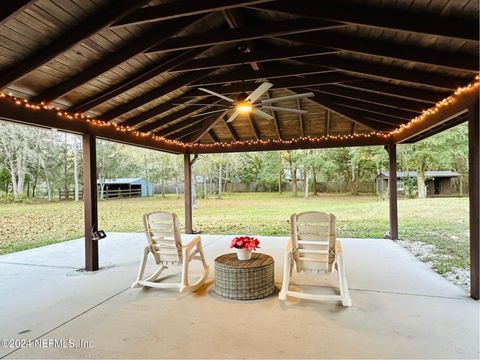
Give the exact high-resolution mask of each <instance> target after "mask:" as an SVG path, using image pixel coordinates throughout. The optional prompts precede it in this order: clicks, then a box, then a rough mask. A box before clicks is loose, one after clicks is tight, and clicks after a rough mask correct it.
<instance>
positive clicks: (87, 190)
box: [83, 134, 99, 271]
mask: <svg viewBox="0 0 480 360" xmlns="http://www.w3.org/2000/svg"><path fill="white" fill-rule="evenodd" d="M95 142H96V139H95V136H94V135H92V134H84V135H83V208H84V222H85V270H86V271H97V270H98V268H99V267H98V241H97V240H94V239H93V233H94V232H95V231H97V230H98V208H97V156H96V146H95Z"/></svg>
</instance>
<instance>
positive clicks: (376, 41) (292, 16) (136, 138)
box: [0, 0, 479, 153]
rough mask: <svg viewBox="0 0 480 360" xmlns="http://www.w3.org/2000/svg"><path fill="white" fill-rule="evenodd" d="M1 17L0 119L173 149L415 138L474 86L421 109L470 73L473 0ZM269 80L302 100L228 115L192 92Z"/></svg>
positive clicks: (458, 106)
mask: <svg viewBox="0 0 480 360" xmlns="http://www.w3.org/2000/svg"><path fill="white" fill-rule="evenodd" d="M0 14H1V15H0V88H1V90H2V91H3V94H4V95H3V97H4V98H5V99H3V101H0V118H3V119H7V120H13V121H19V122H24V123H28V124H34V125H39V126H45V127H55V128H59V129H62V130H66V131H73V132H78V133H86V132H91V133H93V134H94V135H95V136H98V137H101V138H105V139H110V140H114V141H121V142H125V143H129V144H134V145H140V146H144V147H149V148H156V149H162V150H166V151H171V152H176V153H199V152H222V151H249V150H276V149H288V148H309V147H330V146H354V145H384V144H388V143H400V142H406V141H417V140H420V139H422V138H424V137H426V136H430V135H431V134H434V133H436V132H438V131H441V130H443V129H445V128H448V127H451V126H454V125H456V124H458V123H461V122H463V121H465V120H466V115H465V114H466V109H467V108H468V105H469V104H470V103H472V101H474V100H475V98H477V97H478V86H474V87H473V88H472V89H467V90H468V91H466V95H465V94H464V95H465V96H463V97H462V98H460V99H455V101H453V103H454V104H453V105H452V106H450V107H444V108H442V109H439V111H430V112H429V113H428V114H427V115H429V116H424V117H422V114H424V115H425V113H424V112H425V111H426V110H428V109H432V108H433V109H435V107H436V106H437V107H438V105H439V102H441V101H442V100H443V99H446V98H448V97H449V96H451V95H452V94H454V93H455V92H456V91H458V89H459V88H462V87H465V86H468V85H469V84H472V83H475V84H476V85H478V71H479V61H478V56H479V42H478V37H479V36H478V25H479V23H478V22H479V19H478V14H479V4H478V1H476V0H464V1H448V0H446V1H432V2H427V1H423V0H412V1H396V0H385V1H379V0H367V1H354V0H348V1H321V2H320V1H316V2H313V1H306V0H296V1H287V0H278V1H275V0H256V1H255V0H250V1H247V0H243V1H239V0H223V1H219V0H202V1H188V0H176V1H157V0H156V1H147V0H138V1H130V0H117V1H105V0H89V1H81V0H62V1H58V0H34V1H26V0H23V1H15V2H8V1H5V2H2V4H0ZM239 43H244V44H246V46H247V48H248V51H247V52H246V53H244V54H242V53H239V51H238V49H237V46H238V44H239ZM243 63H244V65H242V64H243ZM265 80H268V81H270V82H272V83H273V85H274V86H273V87H272V89H271V90H270V91H269V93H268V94H266V96H270V97H277V96H284V95H289V94H295V93H301V92H305V91H309V92H313V93H314V96H313V97H311V98H307V99H301V100H290V101H285V102H280V103H278V104H276V105H278V106H284V107H290V108H298V109H303V110H307V111H308V113H307V114H305V115H297V114H291V113H288V114H287V113H277V112H274V113H273V114H272V115H273V120H266V119H263V118H260V117H258V116H255V115H252V114H249V115H244V116H240V117H238V118H237V119H236V120H235V121H234V122H232V123H226V121H225V120H226V118H227V117H226V116H225V114H221V115H219V114H218V113H215V114H208V113H209V112H210V111H212V109H215V107H216V106H217V105H219V104H220V103H219V99H218V98H216V97H214V96H208V95H207V94H205V93H203V92H201V91H200V90H198V87H200V86H202V87H206V88H209V89H211V90H214V91H216V92H219V93H221V94H226V95H228V96H232V97H234V96H236V95H237V94H239V93H241V92H242V91H243V90H245V91H247V92H248V91H252V90H253V89H255V88H256V87H257V86H258V85H259V83H261V82H262V81H265ZM242 81H244V83H243V84H242ZM0 100H2V99H0ZM8 100H11V101H8ZM27 101H28V102H27ZM18 103H20V105H22V106H13V105H19V104H18ZM12 104H13V105H12ZM195 104H197V105H198V104H205V105H204V106H197V105H195ZM32 109H33V110H34V111H36V113H35V116H32V114H31V112H30V111H31V110H32ZM203 113H205V114H204V115H202V114H203ZM418 117H422V118H421V119H420V120H422V121H416V122H415V121H414V122H413V123H412V119H415V118H418ZM424 118H425V119H424ZM400 130H402V131H400Z"/></svg>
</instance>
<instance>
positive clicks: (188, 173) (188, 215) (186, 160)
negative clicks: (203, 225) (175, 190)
mask: <svg viewBox="0 0 480 360" xmlns="http://www.w3.org/2000/svg"><path fill="white" fill-rule="evenodd" d="M183 174H184V179H185V180H184V196H185V234H192V233H193V228H192V226H193V224H192V220H193V219H192V164H191V161H190V154H184V155H183Z"/></svg>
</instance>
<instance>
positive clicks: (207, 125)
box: [184, 111, 228, 144]
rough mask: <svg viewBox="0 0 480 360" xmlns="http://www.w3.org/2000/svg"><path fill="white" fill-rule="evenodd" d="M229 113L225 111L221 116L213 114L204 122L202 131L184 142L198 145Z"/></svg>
mask: <svg viewBox="0 0 480 360" xmlns="http://www.w3.org/2000/svg"><path fill="white" fill-rule="evenodd" d="M227 113H228V111H225V112H224V113H222V114H221V115H220V116H218V115H216V114H212V115H211V116H210V117H208V119H206V120H204V121H202V128H201V129H200V130H198V131H197V132H195V133H193V134H191V135H190V136H189V137H188V138H187V139H185V140H184V141H185V142H186V143H189V144H194V143H196V142H197V141H198V140H200V139H201V138H202V136H203V135H205V134H206V133H207V132H209V131H210V130H212V128H213V126H214V125H215V124H216V123H217V122H218V121H219V120H221V119H222V118H223V117H224V116H225V115H226V114H227Z"/></svg>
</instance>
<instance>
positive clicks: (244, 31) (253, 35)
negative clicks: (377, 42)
mask: <svg viewBox="0 0 480 360" xmlns="http://www.w3.org/2000/svg"><path fill="white" fill-rule="evenodd" d="M338 26H339V25H338V24H337V23H332V22H327V21H322V20H312V19H296V20H281V21H275V22H270V23H263V24H260V25H251V26H245V27H241V28H238V29H230V30H223V31H210V32H209V33H208V36H198V34H195V35H187V36H180V37H176V38H172V39H170V40H168V41H165V42H164V43H162V44H160V45H159V46H154V47H152V48H150V49H149V50H148V52H155V53H163V52H169V51H176V50H185V49H192V48H196V47H203V46H213V45H222V44H230V43H238V42H241V41H248V40H255V39H263V38H268V37H272V36H281V35H288V34H297V33H301V32H309V31H318V30H322V29H328V28H333V27H338Z"/></svg>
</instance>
